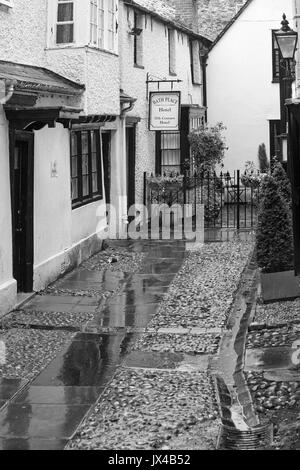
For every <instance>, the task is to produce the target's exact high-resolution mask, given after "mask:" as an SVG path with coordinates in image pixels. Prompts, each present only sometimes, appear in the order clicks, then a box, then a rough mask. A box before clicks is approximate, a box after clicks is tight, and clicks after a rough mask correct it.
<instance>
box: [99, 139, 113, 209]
mask: <svg viewBox="0 0 300 470" xmlns="http://www.w3.org/2000/svg"><path fill="white" fill-rule="evenodd" d="M101 137H102V155H103V168H104V188H105V199H106V204H110V182H111V155H110V152H111V132H110V131H109V132H103V131H102V132H101Z"/></svg>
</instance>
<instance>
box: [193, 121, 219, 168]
mask: <svg viewBox="0 0 300 470" xmlns="http://www.w3.org/2000/svg"><path fill="white" fill-rule="evenodd" d="M224 130H225V127H224V126H223V124H222V123H219V124H217V125H216V126H213V127H209V126H203V127H200V128H199V129H196V130H193V131H192V132H191V133H190V134H189V142H190V146H191V153H192V158H193V163H194V167H195V170H196V172H197V173H199V172H201V171H203V170H214V168H215V166H216V165H217V164H221V163H222V160H223V158H224V153H225V150H226V146H225V140H224V137H223V135H222V131H224Z"/></svg>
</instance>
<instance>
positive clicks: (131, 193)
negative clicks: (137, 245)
mask: <svg viewBox="0 0 300 470" xmlns="http://www.w3.org/2000/svg"><path fill="white" fill-rule="evenodd" d="M126 154H127V205H128V209H129V208H130V207H131V206H133V205H134V204H135V162H136V127H135V126H132V127H126ZM130 218H131V217H130ZM129 222H130V220H129Z"/></svg>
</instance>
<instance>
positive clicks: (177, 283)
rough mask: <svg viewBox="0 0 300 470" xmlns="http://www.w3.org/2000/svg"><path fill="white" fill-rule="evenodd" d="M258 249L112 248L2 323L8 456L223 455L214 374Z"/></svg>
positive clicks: (2, 424) (235, 245)
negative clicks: (111, 452)
mask: <svg viewBox="0 0 300 470" xmlns="http://www.w3.org/2000/svg"><path fill="white" fill-rule="evenodd" d="M252 251H253V240H252V237H251V235H248V236H247V237H246V239H243V240H241V239H240V238H239V237H238V236H237V237H231V238H230V239H229V240H227V241H224V242H222V243H206V244H204V245H200V246H195V245H194V244H192V243H190V244H189V243H185V242H181V241H180V242H179V241H170V242H169V241H156V242H155V241H136V242H129V241H111V242H109V243H108V244H107V246H106V249H105V250H104V251H102V252H100V253H99V254H98V255H96V256H94V257H93V258H91V259H90V260H88V261H86V262H85V263H83V264H82V265H81V266H80V267H79V268H77V269H76V270H75V271H73V272H71V273H69V274H67V275H66V276H64V277H63V278H61V279H60V280H58V281H57V282H55V283H54V284H53V285H51V286H50V287H49V288H47V290H46V291H43V292H41V293H40V294H39V295H37V296H35V297H34V298H33V299H32V300H30V301H29V302H28V303H26V304H25V305H23V306H22V307H20V308H19V310H17V311H14V312H12V313H10V314H9V315H7V316H5V317H4V318H3V319H2V330H1V331H0V342H1V344H3V345H4V346H5V347H4V351H5V357H1V360H0V374H1V379H0V407H1V411H0V448H2V449H9V448H14V449H16V448H18V449H62V448H66V449H99V450H101V449H103V450H104V449H141V450H142V449H215V448H216V445H217V439H218V433H219V426H220V423H221V421H220V413H219V406H218V402H217V394H216V387H215V380H214V376H213V374H212V373H211V368H210V364H211V361H212V360H213V359H214V358H215V357H216V356H217V354H218V349H219V345H220V341H221V338H222V334H223V331H224V329H225V328H226V323H227V320H228V317H229V313H230V309H231V305H232V303H233V300H234V295H235V292H236V289H237V286H238V285H239V282H240V279H241V275H242V273H243V271H244V269H245V267H246V266H247V263H248V261H249V259H250V256H251V254H252Z"/></svg>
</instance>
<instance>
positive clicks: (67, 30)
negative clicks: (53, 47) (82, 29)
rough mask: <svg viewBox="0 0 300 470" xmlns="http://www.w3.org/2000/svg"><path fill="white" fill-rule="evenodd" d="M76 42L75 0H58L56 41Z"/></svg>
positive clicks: (59, 42)
mask: <svg viewBox="0 0 300 470" xmlns="http://www.w3.org/2000/svg"><path fill="white" fill-rule="evenodd" d="M72 42H74V2H73V1H69V0H58V6H57V22H56V43H57V44H69V43H72Z"/></svg>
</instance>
